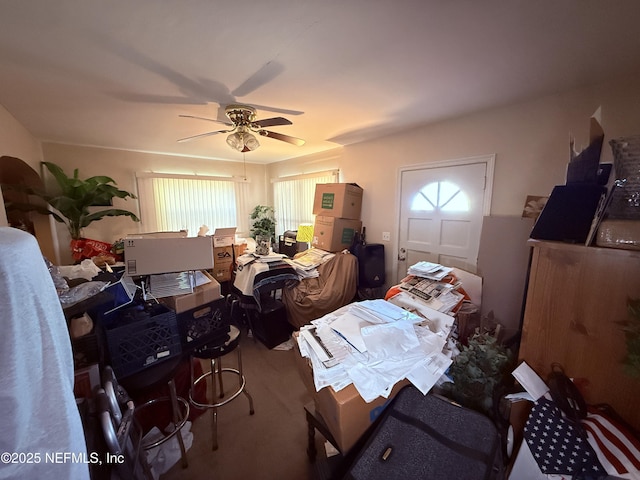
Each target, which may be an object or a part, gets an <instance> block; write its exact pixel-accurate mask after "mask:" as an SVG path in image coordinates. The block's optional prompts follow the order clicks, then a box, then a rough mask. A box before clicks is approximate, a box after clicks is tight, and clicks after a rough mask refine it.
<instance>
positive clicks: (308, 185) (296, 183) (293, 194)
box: [273, 170, 338, 235]
mask: <svg viewBox="0 0 640 480" xmlns="http://www.w3.org/2000/svg"><path fill="white" fill-rule="evenodd" d="M337 181H338V171H337V170H331V171H325V172H318V173H311V174H306V175H296V176H292V177H284V178H278V179H275V180H273V200H274V202H273V203H274V209H275V216H276V235H281V234H282V233H284V232H285V231H286V230H297V229H298V225H300V224H301V223H313V221H314V215H313V197H314V195H315V191H316V184H318V183H335V182H337Z"/></svg>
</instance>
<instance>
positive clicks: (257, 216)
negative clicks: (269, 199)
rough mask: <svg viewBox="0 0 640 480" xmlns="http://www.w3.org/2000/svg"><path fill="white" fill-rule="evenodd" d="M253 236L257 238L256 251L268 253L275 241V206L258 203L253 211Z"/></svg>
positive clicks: (262, 253)
mask: <svg viewBox="0 0 640 480" xmlns="http://www.w3.org/2000/svg"><path fill="white" fill-rule="evenodd" d="M251 220H252V226H251V232H250V233H251V237H252V238H254V239H255V240H256V253H257V254H258V255H268V254H269V250H270V248H271V243H272V242H275V236H276V218H275V211H274V209H273V207H269V206H266V205H256V206H255V208H254V209H253V211H252V212H251Z"/></svg>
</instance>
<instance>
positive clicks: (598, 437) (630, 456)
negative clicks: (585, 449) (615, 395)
mask: <svg viewBox="0 0 640 480" xmlns="http://www.w3.org/2000/svg"><path fill="white" fill-rule="evenodd" d="M582 424H583V426H584V428H585V430H586V431H587V436H588V439H589V444H590V445H591V447H592V448H593V450H594V451H595V453H596V455H597V457H598V460H599V461H600V464H601V465H602V466H603V467H604V469H605V470H606V471H607V473H608V474H609V475H616V476H618V477H621V478H627V479H634V480H640V441H639V440H638V439H637V438H636V437H634V436H633V434H631V433H630V432H629V431H628V429H627V428H626V427H625V426H624V425H622V424H620V423H619V422H618V421H617V420H615V419H613V418H611V416H609V415H607V414H606V413H604V412H601V411H599V410H597V409H596V408H592V407H589V411H588V413H587V418H586V419H584V420H583V421H582Z"/></svg>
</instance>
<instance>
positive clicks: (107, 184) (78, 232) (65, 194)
mask: <svg viewBox="0 0 640 480" xmlns="http://www.w3.org/2000/svg"><path fill="white" fill-rule="evenodd" d="M42 164H43V165H44V166H45V167H46V168H47V170H49V172H51V174H52V175H53V177H54V179H55V180H56V182H57V184H58V187H59V191H58V192H55V193H49V192H46V191H42V190H37V189H34V188H31V187H26V186H18V185H3V187H7V188H11V189H17V190H20V191H23V192H25V193H28V194H29V195H33V196H35V197H38V198H40V199H42V200H44V201H45V202H46V204H47V205H38V204H32V203H16V202H8V203H7V205H6V207H7V209H8V210H10V209H16V210H22V211H34V212H37V213H41V214H46V215H51V216H53V218H54V219H55V220H56V221H58V222H60V223H64V224H65V225H66V227H67V230H68V231H69V235H70V236H71V248H72V251H74V253H75V252H76V250H77V246H78V244H79V242H80V241H81V240H82V239H83V237H82V230H83V229H84V228H85V227H87V226H89V225H90V224H91V223H93V222H95V221H98V220H102V219H103V218H104V217H118V216H128V217H130V218H131V219H132V220H134V221H136V222H137V221H139V219H138V217H137V216H136V215H135V214H134V213H132V212H130V211H128V210H122V209H119V208H106V209H103V210H98V211H95V210H94V211H90V210H89V208H90V207H106V206H111V205H113V198H114V197H117V198H123V199H127V198H136V196H135V195H134V194H132V193H129V192H126V191H124V190H120V189H118V188H117V187H116V182H115V181H114V180H113V179H112V178H110V177H106V176H95V177H90V178H87V179H85V180H82V179H80V178H79V177H78V169H77V168H76V169H75V170H74V172H73V177H68V176H67V175H66V174H65V173H64V171H63V170H62V169H61V168H60V167H59V166H58V165H56V164H54V163H51V162H42ZM76 257H77V256H76V255H74V258H76ZM76 260H78V258H76Z"/></svg>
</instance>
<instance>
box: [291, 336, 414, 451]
mask: <svg viewBox="0 0 640 480" xmlns="http://www.w3.org/2000/svg"><path fill="white" fill-rule="evenodd" d="M297 335H298V334H297V332H296V333H294V339H296V341H295V342H294V343H295V345H296V347H295V349H294V350H295V357H296V363H297V365H298V370H299V372H300V375H301V376H302V381H303V383H304V384H305V386H306V387H307V389H308V390H309V393H311V396H312V397H313V400H314V403H315V407H316V413H319V414H320V416H321V417H322V419H323V420H324V422H325V423H326V425H327V427H328V428H329V431H330V432H331V434H332V435H333V438H334V439H335V441H336V442H337V443H338V445H337V447H338V448H339V449H340V451H341V452H342V453H343V454H345V453H346V452H348V451H349V449H350V448H351V447H353V445H355V443H356V442H357V441H358V439H359V438H360V437H361V436H362V435H363V434H364V432H365V431H366V430H367V428H369V426H370V425H371V423H372V422H373V421H374V420H375V419H376V418H378V416H379V415H380V413H382V411H383V410H384V408H385V407H386V406H387V404H388V403H389V402H390V401H391V400H392V399H393V397H395V395H396V394H397V393H398V392H399V391H400V390H401V389H402V387H404V386H406V385H408V384H409V381H408V380H402V381H401V382H398V383H397V384H396V385H395V386H394V387H393V390H392V391H391V394H390V395H389V398H384V397H378V398H376V399H375V400H373V401H372V402H369V403H366V402H365V401H364V400H363V399H362V397H361V396H360V394H359V393H358V391H357V390H356V387H354V386H353V385H349V386H347V387H345V388H343V389H342V390H340V391H339V392H335V391H334V390H333V388H331V387H325V388H323V389H322V390H320V391H319V392H316V388H315V385H314V383H313V370H312V368H311V364H310V362H309V360H308V359H307V358H305V357H303V356H302V355H301V354H300V350H299V349H298V344H297Z"/></svg>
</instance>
